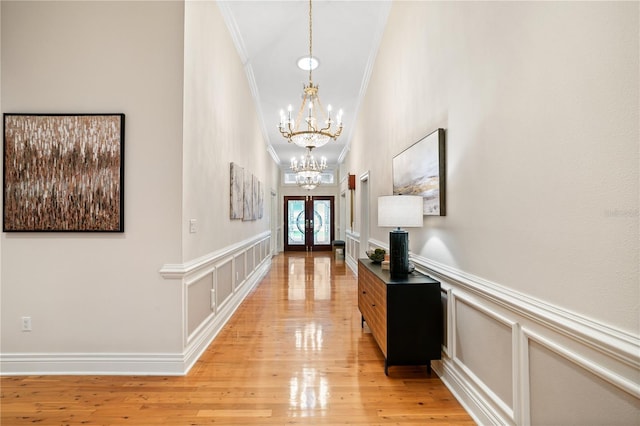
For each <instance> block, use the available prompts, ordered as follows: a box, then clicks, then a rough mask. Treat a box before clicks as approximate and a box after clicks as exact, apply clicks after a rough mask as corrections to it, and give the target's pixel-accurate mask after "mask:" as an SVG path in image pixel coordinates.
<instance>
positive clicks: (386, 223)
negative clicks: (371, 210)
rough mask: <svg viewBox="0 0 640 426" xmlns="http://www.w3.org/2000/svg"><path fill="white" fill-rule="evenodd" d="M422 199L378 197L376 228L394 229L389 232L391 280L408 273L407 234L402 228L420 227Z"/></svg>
mask: <svg viewBox="0 0 640 426" xmlns="http://www.w3.org/2000/svg"><path fill="white" fill-rule="evenodd" d="M422 205H423V199H422V197H421V196H419V195H386V196H382V197H378V226H380V227H395V228H396V229H394V230H393V231H391V232H389V272H390V273H391V278H403V277H406V276H407V274H408V273H409V233H408V232H407V231H405V230H404V229H401V228H402V227H406V228H409V227H422V223H423V217H422V216H423V214H422Z"/></svg>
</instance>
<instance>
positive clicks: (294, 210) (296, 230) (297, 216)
mask: <svg viewBox="0 0 640 426" xmlns="http://www.w3.org/2000/svg"><path fill="white" fill-rule="evenodd" d="M287 207H288V208H287V210H288V213H289V217H288V218H287V235H288V237H287V238H288V241H289V245H304V220H305V216H304V200H288V205H287Z"/></svg>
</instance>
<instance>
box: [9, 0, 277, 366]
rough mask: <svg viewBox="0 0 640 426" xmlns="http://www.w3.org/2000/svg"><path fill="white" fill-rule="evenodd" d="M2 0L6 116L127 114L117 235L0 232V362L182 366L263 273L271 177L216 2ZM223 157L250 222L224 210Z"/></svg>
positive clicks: (192, 358) (226, 194)
mask: <svg viewBox="0 0 640 426" xmlns="http://www.w3.org/2000/svg"><path fill="white" fill-rule="evenodd" d="M1 10H2V27H1V29H2V52H1V54H2V57H1V60H2V61H1V63H2V70H1V75H2V81H1V90H2V110H3V112H34V113H38V112H39V113H43V112H44V113H47V112H50V113H64V112H68V113H74V112H75V113H79V112H122V113H124V114H125V115H126V125H125V127H126V129H125V184H124V188H125V204H124V210H125V232H124V233H122V234H79V233H75V234H70V233H31V234H24V233H3V234H2V237H1V238H2V239H1V244H2V252H1V256H2V257H1V262H0V270H1V285H2V287H1V303H2V306H1V324H2V329H1V334H0V336H1V338H2V341H1V347H2V371H3V373H5V374H19V373H24V372H43V373H68V372H71V373H83V372H86V373H115V374H122V373H128V372H129V373H141V374H182V373H184V372H185V371H187V370H188V368H189V367H190V366H191V365H192V364H193V362H195V360H196V359H197V357H198V355H199V353H200V352H201V351H202V350H204V348H206V346H207V344H208V342H210V341H211V339H213V337H214V336H215V334H216V333H217V332H218V331H219V329H220V328H221V327H222V326H223V325H224V322H225V321H226V320H227V319H228V318H229V316H230V315H231V314H232V313H233V310H234V309H235V307H237V305H238V304H239V303H240V302H241V301H242V298H243V297H244V296H245V295H246V293H247V292H248V291H249V290H250V289H251V287H252V286H254V285H256V283H257V282H259V279H260V277H261V276H262V274H264V273H265V271H266V270H268V267H269V265H270V251H269V250H268V247H269V243H270V235H269V223H270V217H269V215H270V206H269V202H270V200H271V197H270V191H271V190H272V189H276V188H277V182H278V180H277V177H278V174H277V168H276V167H275V164H274V163H273V161H272V160H271V157H270V156H269V155H268V153H267V151H266V146H265V144H264V141H263V139H262V138H261V134H260V131H259V126H258V123H257V119H256V116H255V112H254V111H255V107H254V104H253V102H252V99H251V94H250V91H249V89H248V83H247V80H246V77H245V75H244V72H243V70H242V66H241V64H240V61H239V59H238V55H237V53H236V51H235V49H234V46H233V43H232V41H231V38H230V36H229V34H228V32H227V31H226V28H225V26H224V23H223V22H222V19H221V17H220V12H219V10H218V8H217V6H216V4H215V3H213V2H186V3H185V2H183V1H157V2H155V1H144V2H141V1H122V2H120V1H118V2H110V1H106V2H49V1H43V2H22V1H20V2H13V1H2V2H1ZM248 153H252V154H251V155H249V154H248ZM231 161H234V162H238V163H239V164H240V165H242V166H243V167H245V169H246V170H247V171H249V172H251V173H253V174H255V175H256V176H258V178H259V179H260V180H261V181H262V182H263V184H264V189H265V210H264V211H265V214H264V216H263V218H262V219H261V220H258V221H253V222H242V221H231V220H230V219H229V185H230V183H229V163H230V162H231ZM189 219H196V233H190V232H189ZM23 316H30V317H31V318H32V323H33V331H31V332H22V331H21V327H20V326H21V317H23Z"/></svg>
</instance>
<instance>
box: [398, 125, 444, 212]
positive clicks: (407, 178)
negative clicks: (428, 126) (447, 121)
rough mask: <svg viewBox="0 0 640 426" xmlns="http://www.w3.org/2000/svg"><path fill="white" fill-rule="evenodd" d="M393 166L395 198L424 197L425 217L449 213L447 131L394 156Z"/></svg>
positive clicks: (433, 133) (421, 141)
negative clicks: (446, 159)
mask: <svg viewBox="0 0 640 426" xmlns="http://www.w3.org/2000/svg"><path fill="white" fill-rule="evenodd" d="M392 166H393V194H394V195H421V196H422V197H423V200H424V205H423V213H424V214H425V215H432V216H444V215H445V214H446V205H445V193H446V191H445V189H446V181H445V177H446V170H445V166H446V161H445V132H444V129H437V130H436V131H434V132H432V133H430V134H428V135H427V136H425V137H424V138H422V139H420V140H419V141H418V142H416V143H414V144H413V145H411V146H410V147H409V148H407V149H405V150H404V151H402V152H401V153H400V154H398V155H396V156H395V157H393V164H392Z"/></svg>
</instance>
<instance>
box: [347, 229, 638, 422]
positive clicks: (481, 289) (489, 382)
mask: <svg viewBox="0 0 640 426" xmlns="http://www.w3.org/2000/svg"><path fill="white" fill-rule="evenodd" d="M358 238H359V235H357V234H355V233H347V240H348V241H349V244H348V247H353V248H355V247H356V246H359V244H360V243H359V241H358ZM367 246H372V247H380V248H384V249H388V246H387V245H386V244H385V243H384V242H382V241H377V240H374V239H372V240H370V241H368V242H367ZM353 253H357V252H353ZM410 257H411V261H412V262H413V263H414V264H415V265H416V269H417V270H419V271H420V272H423V273H425V274H427V275H430V276H432V277H433V278H434V279H436V280H438V281H440V283H441V286H442V298H443V304H444V307H445V309H444V310H443V319H444V321H445V326H444V330H445V335H444V342H443V347H442V349H443V350H442V360H440V361H434V362H433V363H432V365H433V369H434V371H435V372H436V373H437V374H438V375H439V376H440V378H441V379H442V381H443V382H444V383H445V384H446V385H447V387H449V389H450V390H451V391H452V392H453V394H454V395H455V396H456V398H457V399H458V401H460V403H461V404H462V405H463V406H464V407H465V408H466V409H467V411H468V412H469V414H470V415H471V416H472V417H473V418H474V420H475V421H476V422H477V423H478V424H482V425H489V424H495V425H530V424H532V425H546V424H576V425H577V424H580V425H583V424H594V425H595V424H638V421H639V420H640V339H638V336H633V335H630V334H628V333H626V332H625V331H622V330H618V329H614V328H611V327H608V326H606V325H603V324H600V323H598V322H597V321H593V320H591V319H589V318H586V317H583V316H579V315H576V314H575V313H573V312H569V311H566V310H564V309H562V308H561V307H558V306H553V305H550V304H548V303H545V302H542V301H539V300H536V299H534V298H531V297H529V296H527V295H525V294H521V293H518V292H515V291H513V290H511V289H509V288H508V287H506V286H503V285H500V284H498V283H493V282H490V281H487V280H484V279H482V278H479V277H476V276H473V275H471V274H468V273H466V272H464V271H460V270H457V269H455V268H452V267H450V266H447V265H442V264H438V263H436V262H433V261H431V260H429V259H426V258H422V257H419V256H415V255H411V253H410ZM352 260H353V261H352V262H347V264H348V265H349V267H351V268H352V270H353V271H354V272H355V273H356V274H357V256H356V257H353V258H352Z"/></svg>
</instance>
